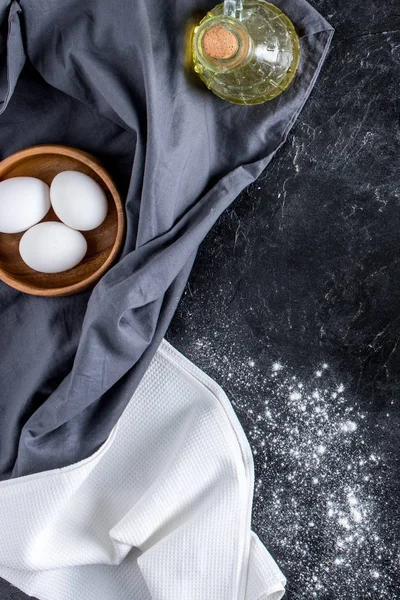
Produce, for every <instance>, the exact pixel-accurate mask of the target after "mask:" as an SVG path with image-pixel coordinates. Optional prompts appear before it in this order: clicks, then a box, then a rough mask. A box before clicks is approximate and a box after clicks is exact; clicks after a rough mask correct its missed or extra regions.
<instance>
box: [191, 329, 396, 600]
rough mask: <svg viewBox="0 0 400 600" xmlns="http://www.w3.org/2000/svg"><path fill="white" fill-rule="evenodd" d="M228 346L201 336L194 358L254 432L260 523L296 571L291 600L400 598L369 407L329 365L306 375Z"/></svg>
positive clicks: (291, 572)
mask: <svg viewBox="0 0 400 600" xmlns="http://www.w3.org/2000/svg"><path fill="white" fill-rule="evenodd" d="M223 346H224V345H222V347H221V345H220V344H218V340H212V341H210V339H207V338H206V339H200V340H198V342H197V344H196V348H195V352H194V353H193V355H192V359H193V360H194V361H195V362H196V363H197V364H198V365H199V366H201V367H202V368H203V369H205V371H206V372H208V373H209V374H210V375H211V376H212V377H214V378H215V379H217V381H219V382H220V383H221V384H222V386H223V387H224V388H225V391H226V392H227V393H228V395H229V396H230V399H231V401H232V403H233V405H234V407H235V410H236V412H237V414H238V416H239V419H240V420H241V421H242V423H243V425H244V427H245V430H246V432H247V435H248V438H249V441H250V444H251V446H252V449H253V454H254V460H255V468H256V480H255V501H254V511H253V515H254V528H255V530H256V531H257V532H258V533H259V535H260V537H261V538H262V540H263V541H264V542H265V543H266V545H267V547H268V549H269V550H270V551H271V552H272V554H273V555H274V556H275V558H276V559H277V561H278V562H279V564H280V566H281V568H282V569H283V571H284V573H285V574H286V576H287V577H288V580H289V583H288V593H287V596H286V598H287V600H313V599H317V600H383V599H385V600H389V599H390V600H395V599H396V598H397V597H400V596H396V594H393V590H394V589H395V587H396V585H397V584H396V582H397V581H398V575H399V574H400V553H399V550H398V545H397V543H395V542H394V537H393V535H391V533H392V532H390V531H389V529H388V523H387V522H386V521H385V519H384V518H383V513H382V510H383V504H384V497H385V496H384V491H385V474H384V471H385V464H384V460H383V458H382V457H381V456H380V455H379V453H377V452H375V451H372V452H371V450H372V448H371V447H370V444H369V443H367V438H366V436H365V426H366V415H365V414H364V413H363V411H362V410H361V409H360V407H359V405H358V404H357V403H356V402H355V401H354V399H353V398H348V397H347V395H346V392H345V386H344V384H343V383H339V384H338V382H337V381H336V380H335V375H334V373H333V372H332V371H333V369H332V368H330V367H329V365H328V364H327V363H323V364H321V365H317V366H316V369H315V370H313V371H312V370H310V373H309V375H308V376H304V375H302V377H301V378H300V377H298V376H297V375H296V374H295V373H293V372H292V369H291V368H290V366H288V365H285V364H284V363H283V362H282V361H273V360H271V361H270V362H269V363H268V362H266V361H265V360H264V362H263V364H259V360H258V359H256V358H253V357H248V358H247V359H243V357H242V349H237V350H235V348H234V346H232V345H229V350H228V345H225V346H226V347H225V352H226V354H225V355H224V354H223V352H224V347H223ZM239 357H240V358H239ZM393 527H396V525H395V524H393ZM397 527H398V524H397Z"/></svg>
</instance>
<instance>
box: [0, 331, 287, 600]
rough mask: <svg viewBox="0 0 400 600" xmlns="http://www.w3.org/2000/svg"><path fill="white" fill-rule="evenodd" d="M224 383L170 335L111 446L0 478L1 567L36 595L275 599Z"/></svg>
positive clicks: (278, 583) (243, 445)
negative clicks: (51, 467) (64, 463)
mask: <svg viewBox="0 0 400 600" xmlns="http://www.w3.org/2000/svg"><path fill="white" fill-rule="evenodd" d="M252 494H253V462H252V456H251V451H250V448H249V445H248V442H247V440H246V438H245V435H244V432H243V430H242V428H241V426H240V424H239V422H238V420H237V418H236V416H235V414H234V411H233V409H232V407H231V405H230V403H229V400H228V398H227V397H226V396H225V394H224V392H223V391H222V390H221V388H220V387H219V386H218V385H217V384H216V383H215V382H214V381H212V380H211V379H210V378H209V377H207V376H206V375H205V374H204V373H203V372H201V371H200V370H199V369H197V368H196V367H195V366H194V365H193V364H192V363H190V362H189V361H188V360H187V359H185V358H184V357H183V356H182V355H180V354H179V353H178V352H177V351H176V350H175V349H173V348H172V347H171V346H170V345H169V344H168V343H167V342H165V341H163V343H162V345H161V347H160V349H159V350H158V352H157V354H156V356H155V358H154V359H153V361H152V362H151V364H150V366H149V368H148V370H147V372H146V374H145V376H144V378H143V380H142V382H141V384H140V385H139V387H138V389H137V391H136V392H135V394H134V396H133V397H132V399H131V401H130V402H129V404H128V406H127V408H126V410H125V412H124V413H123V415H122V417H121V419H120V420H119V422H118V426H117V427H116V428H115V429H114V431H113V432H112V434H111V436H110V438H109V439H108V441H107V442H106V443H105V445H104V446H103V447H102V448H101V449H100V450H99V451H98V452H97V453H96V454H94V455H93V456H92V457H91V458H89V459H87V460H84V461H82V462H81V463H78V464H77V465H73V466H71V467H65V468H63V469H59V470H55V471H49V472H46V473H41V474H34V475H29V476H26V477H21V478H18V479H15V480H10V481H3V482H2V483H0V498H1V515H2V523H1V532H2V544H1V546H0V576H2V577H3V578H6V579H8V580H9V581H10V582H11V583H13V584H14V585H16V586H18V587H19V588H20V589H22V590H23V591H24V592H26V593H28V594H30V595H33V596H35V597H37V598H39V600H54V598H57V600H75V598H81V597H85V598H87V599H88V600H92V599H93V600H95V599H96V600H103V599H104V600H113V599H115V600H117V599H118V600H125V599H126V600H131V599H132V598H135V600H187V599H188V598H190V599H191V600H205V599H210V600H214V599H215V600H260V598H262V599H263V600H279V598H281V597H282V595H283V592H284V585H285V578H284V576H283V575H282V573H281V572H280V571H279V569H278V567H277V566H276V564H275V562H274V561H273V559H272V558H271V556H270V555H269V553H268V552H267V550H266V549H265V548H264V546H262V544H261V543H260V541H259V540H258V538H257V537H256V536H255V534H253V533H252V532H251V530H250V525H251V505H252Z"/></svg>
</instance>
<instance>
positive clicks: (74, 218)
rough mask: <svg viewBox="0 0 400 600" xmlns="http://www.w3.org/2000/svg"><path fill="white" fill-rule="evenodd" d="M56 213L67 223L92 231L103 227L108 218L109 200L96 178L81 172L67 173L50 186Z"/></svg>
mask: <svg viewBox="0 0 400 600" xmlns="http://www.w3.org/2000/svg"><path fill="white" fill-rule="evenodd" d="M50 199H51V203H52V205H53V208H54V211H55V213H56V215H57V216H58V218H59V219H61V221H63V223H65V224H66V225H68V226H69V227H73V228H74V229H80V230H81V231H89V230H90V229H95V227H98V226H99V225H101V223H102V222H103V221H104V219H105V218H106V216H107V210H108V205H107V198H106V195H105V193H104V191H103V190H102V188H101V187H100V186H99V184H98V183H96V181H94V179H92V178H91V177H88V175H85V174H84V173H80V172H79V171H63V172H62V173H59V174H58V175H56V176H55V177H54V179H53V181H52V183H51V186H50Z"/></svg>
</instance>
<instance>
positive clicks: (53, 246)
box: [19, 221, 87, 273]
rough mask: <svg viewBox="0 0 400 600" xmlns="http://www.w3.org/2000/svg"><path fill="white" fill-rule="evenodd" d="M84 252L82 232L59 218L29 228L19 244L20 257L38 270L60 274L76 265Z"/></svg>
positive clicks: (84, 245)
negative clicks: (58, 219) (59, 220)
mask: <svg viewBox="0 0 400 600" xmlns="http://www.w3.org/2000/svg"><path fill="white" fill-rule="evenodd" d="M86 251H87V243H86V240H85V238H84V237H83V235H82V234H81V233H80V232H79V231H76V230H75V229H71V228H70V227H67V226H66V225H64V224H63V223H59V222H58V221H47V222H45V223H39V224H38V225H35V226H34V227H32V228H31V229H28V231H26V232H25V233H24V235H23V236H22V238H21V240H20V243H19V253H20V255H21V258H22V260H23V261H24V262H25V263H26V264H27V265H28V267H31V269H34V270H35V271H40V272H41V273H60V272H61V271H67V270H68V269H72V267H75V265H77V264H78V263H79V262H81V260H82V259H83V257H84V256H85V254H86Z"/></svg>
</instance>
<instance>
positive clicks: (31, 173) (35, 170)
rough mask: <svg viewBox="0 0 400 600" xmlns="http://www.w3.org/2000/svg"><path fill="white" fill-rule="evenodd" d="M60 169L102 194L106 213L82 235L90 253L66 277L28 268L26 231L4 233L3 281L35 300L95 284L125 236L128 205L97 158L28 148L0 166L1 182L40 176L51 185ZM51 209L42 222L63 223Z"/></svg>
mask: <svg viewBox="0 0 400 600" xmlns="http://www.w3.org/2000/svg"><path fill="white" fill-rule="evenodd" d="M61 171H80V172H81V173H85V174H86V175H89V177H92V178H93V179H94V180H95V181H96V182H97V183H98V184H99V185H100V186H101V187H102V189H103V190H104V192H105V194H106V197H107V202H108V214H107V217H106V219H105V220H104V221H103V223H102V224H101V225H100V226H99V227H97V228H96V229H93V230H92V231H84V232H82V234H83V235H84V236H85V238H86V241H87V244H88V250H87V253H86V256H85V258H84V259H83V261H82V262H80V263H79V264H78V265H77V266H76V267H74V268H72V269H69V270H68V271H64V272H62V273H51V274H50V273H39V272H38V271H34V270H33V269H31V268H30V267H28V265H26V264H25V263H24V262H23V260H22V258H21V257H20V254H19V249H18V247H19V241H20V239H21V237H22V235H23V233H24V232H22V233H13V234H10V233H0V279H1V280H2V281H4V282H5V283H7V284H8V285H10V286H11V287H13V288H15V289H17V290H20V291H21V292H25V293H27V294H33V295H36V296H69V295H71V294H76V293H78V292H82V291H84V290H86V289H87V288H89V287H91V286H93V285H94V284H95V283H96V282H97V281H98V280H99V279H100V278H101V277H102V276H103V275H104V273H105V272H106V271H107V270H108V269H109V268H110V267H111V265H112V264H113V262H114V261H115V259H116V258H117V256H118V253H119V252H120V250H121V246H122V243H123V240H124V235H125V213H124V207H123V204H122V201H121V198H120V195H119V193H118V190H117V189H116V187H115V185H114V183H113V181H112V180H111V178H110V176H109V175H108V173H107V172H106V171H105V169H104V168H103V167H102V165H101V163H100V161H98V160H97V159H96V158H95V157H94V156H91V155H90V154H87V153H86V152H83V151H81V150H77V149H75V148H69V147H67V146H59V145H48V146H34V147H33V148H27V149H25V150H22V151H20V152H17V153H16V154H13V155H12V156H9V157H8V158H6V159H5V160H3V161H2V162H1V163H0V181H2V180H5V179H10V178H12V177H37V178H38V179H41V180H42V181H44V182H45V183H47V184H48V185H50V184H51V182H52V180H53V179H54V177H55V176H56V175H57V174H58V173H60V172H61ZM59 220H60V219H59V218H58V217H57V216H56V214H55V213H54V211H53V209H52V208H51V209H50V211H49V212H48V213H47V215H46V216H45V218H44V219H43V221H59Z"/></svg>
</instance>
